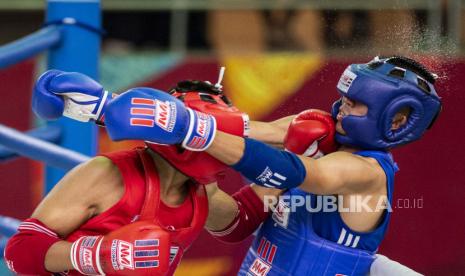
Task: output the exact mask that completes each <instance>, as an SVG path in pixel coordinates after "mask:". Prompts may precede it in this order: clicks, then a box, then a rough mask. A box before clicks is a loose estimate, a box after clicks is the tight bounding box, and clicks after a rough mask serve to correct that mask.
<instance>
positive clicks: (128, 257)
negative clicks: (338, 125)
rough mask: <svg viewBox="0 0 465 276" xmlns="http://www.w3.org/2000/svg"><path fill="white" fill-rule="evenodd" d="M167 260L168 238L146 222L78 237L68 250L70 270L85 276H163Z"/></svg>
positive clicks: (168, 236) (157, 227)
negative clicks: (99, 234)
mask: <svg viewBox="0 0 465 276" xmlns="http://www.w3.org/2000/svg"><path fill="white" fill-rule="evenodd" d="M169 256H170V234H169V233H168V232H166V231H165V230H164V229H162V228H160V227H159V226H157V225H155V224H153V223H151V222H146V221H139V222H135V223H131V224H128V225H126V226H123V227H121V228H120V229H118V230H115V231H113V232H110V233H108V234H107V235H106V236H84V237H81V238H79V239H78V240H77V241H75V242H74V243H73V245H72V247H71V261H72V264H73V267H74V268H75V269H76V270H77V271H79V272H80V273H81V274H85V275H114V276H116V275H128V276H132V275H133V276H136V275H137V276H138V275H165V274H166V273H167V271H168V269H169Z"/></svg>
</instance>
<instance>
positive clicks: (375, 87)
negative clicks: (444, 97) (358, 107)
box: [331, 57, 441, 150]
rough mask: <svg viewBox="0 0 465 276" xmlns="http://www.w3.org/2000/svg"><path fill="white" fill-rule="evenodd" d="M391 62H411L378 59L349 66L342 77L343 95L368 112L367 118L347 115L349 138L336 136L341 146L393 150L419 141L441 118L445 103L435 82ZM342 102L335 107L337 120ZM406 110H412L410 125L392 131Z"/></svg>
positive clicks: (339, 87)
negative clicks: (398, 115)
mask: <svg viewBox="0 0 465 276" xmlns="http://www.w3.org/2000/svg"><path fill="white" fill-rule="evenodd" d="M391 59H398V60H401V61H404V62H405V61H407V62H411V60H409V59H406V58H402V57H392V58H384V59H380V58H378V57H376V58H375V59H374V60H372V61H371V62H369V63H367V64H352V65H349V66H348V67H347V69H346V70H345V71H344V73H343V74H342V76H341V78H340V79H339V83H338V85H337V89H338V91H339V94H340V95H341V96H344V97H347V98H349V99H351V100H354V101H357V102H361V103H363V104H365V105H367V107H368V111H367V114H366V115H364V116H354V115H347V116H345V117H344V118H343V119H342V121H341V123H342V128H343V129H344V131H345V132H346V135H342V134H338V133H337V134H336V141H338V142H339V143H341V144H344V145H350V146H354V147H357V148H362V149H378V150H385V149H389V148H392V147H395V146H398V145H402V144H406V143H409V142H412V141H415V140H417V139H419V138H420V137H421V136H422V135H423V133H424V132H425V131H426V129H428V128H430V127H431V125H432V124H433V122H434V120H435V119H436V117H437V116H438V114H439V111H440V110H441V101H440V98H439V96H438V94H437V93H436V90H435V89H434V86H433V84H432V82H434V79H432V81H431V80H430V81H428V80H426V79H424V78H422V77H421V76H419V75H418V74H416V73H414V72H412V71H411V70H409V69H405V68H401V67H398V66H396V65H394V64H392V63H390V60H391ZM393 63H394V62H393ZM402 67H404V66H402ZM405 67H407V68H409V66H405ZM432 77H433V75H432ZM341 100H342V98H341V99H339V100H338V101H336V102H335V103H334V104H333V108H332V112H331V113H332V116H333V118H334V119H336V116H337V114H338V113H339V107H340V106H341ZM405 107H409V108H410V115H409V116H408V119H407V122H406V124H405V125H403V126H401V127H400V128H399V129H397V130H391V126H392V120H393V118H394V115H395V114H396V113H397V112H398V111H400V110H401V109H402V108H405Z"/></svg>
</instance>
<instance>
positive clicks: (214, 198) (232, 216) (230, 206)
mask: <svg viewBox="0 0 465 276" xmlns="http://www.w3.org/2000/svg"><path fill="white" fill-rule="evenodd" d="M280 193H281V191H280V190H277V189H267V188H263V187H260V186H257V185H253V184H252V185H250V186H245V187H243V188H242V189H240V190H239V191H238V192H236V193H234V194H233V195H232V196H230V195H228V194H227V193H225V192H223V191H222V190H220V189H219V188H218V186H217V185H216V184H210V185H208V186H207V194H208V197H209V209H210V210H209V215H208V218H207V222H206V225H205V228H206V229H207V230H208V231H209V232H210V233H211V234H212V235H213V236H214V237H216V238H217V239H219V240H221V241H224V242H240V241H242V240H244V239H246V238H247V237H249V236H250V235H251V234H252V233H253V232H255V230H256V229H257V228H258V226H259V225H260V224H261V223H262V222H263V221H264V220H265V219H266V218H267V217H268V215H269V212H268V211H267V210H266V209H265V206H264V201H263V199H264V198H265V196H268V197H276V196H278V195H279V194H280ZM273 201H274V202H275V201H276V200H273Z"/></svg>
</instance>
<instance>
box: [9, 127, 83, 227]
mask: <svg viewBox="0 0 465 276" xmlns="http://www.w3.org/2000/svg"><path fill="white" fill-rule="evenodd" d="M39 133H41V132H40V131H39ZM0 144H2V145H4V146H6V147H7V148H8V149H10V150H11V151H13V152H16V153H18V154H20V155H22V156H26V157H29V158H31V159H34V160H39V161H42V162H45V163H47V164H48V165H50V166H54V167H56V168H61V169H65V170H70V169H72V168H73V167H75V166H76V165H78V164H80V163H82V162H85V161H87V160H88V159H89V157H88V156H85V155H83V154H80V153H78V152H75V151H72V150H69V149H65V148H63V147H60V146H57V145H55V144H52V143H50V142H47V141H43V140H40V139H37V138H33V137H32V136H29V135H26V134H22V133H21V132H19V131H17V130H14V129H12V128H9V127H6V126H4V125H1V124H0ZM0 227H1V226H0Z"/></svg>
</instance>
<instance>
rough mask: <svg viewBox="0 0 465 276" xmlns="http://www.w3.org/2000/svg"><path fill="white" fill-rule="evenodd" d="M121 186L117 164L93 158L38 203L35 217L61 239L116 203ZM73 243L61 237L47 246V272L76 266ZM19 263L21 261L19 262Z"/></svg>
mask: <svg viewBox="0 0 465 276" xmlns="http://www.w3.org/2000/svg"><path fill="white" fill-rule="evenodd" d="M118 185H121V181H120V175H119V171H118V170H117V168H116V166H114V165H113V164H112V163H111V161H110V160H109V159H107V158H105V157H96V158H93V159H91V160H90V161H88V162H86V163H84V164H81V165H79V166H77V167H76V168H74V169H73V170H72V171H70V172H69V173H68V174H67V175H66V176H65V177H64V178H63V179H62V180H61V181H60V182H59V183H58V184H57V185H56V186H55V188H54V189H53V190H52V191H51V192H50V193H49V194H48V195H47V196H46V197H45V198H44V200H43V201H42V202H41V203H40V204H39V206H38V207H37V208H36V210H35V211H34V213H33V214H32V218H33V219H37V220H38V221H40V223H42V224H43V225H44V226H45V227H46V228H48V230H50V231H53V232H54V233H56V235H57V236H58V238H63V237H66V236H67V235H69V234H70V233H72V232H73V231H74V230H75V229H77V228H78V227H79V226H80V225H81V224H83V223H84V222H85V221H87V220H89V219H90V218H91V217H93V216H95V215H97V214H99V213H100V212H102V211H103V209H106V208H108V207H109V206H111V205H113V204H114V203H115V202H116V201H117V200H118V198H120V197H121V194H122V192H123V189H121V187H117V186H118ZM34 227H35V228H36V227H37V226H34ZM45 231H47V230H45ZM20 239H21V238H20ZM18 242H21V241H20V240H18ZM71 244H72V243H70V242H67V241H64V240H59V241H57V242H55V243H53V244H52V245H51V246H50V247H49V248H48V250H47V251H46V254H45V260H44V265H45V269H46V270H47V271H50V272H62V271H66V270H69V269H73V266H72V264H71V260H70V250H71ZM11 246H13V247H10V248H7V249H9V250H11V251H10V253H11V254H13V255H11V257H12V258H13V259H14V257H13V256H14V255H15V249H14V245H13V244H12V245H11ZM31 247H33V245H31ZM32 249H34V248H31V250H32ZM7 251H8V250H7ZM24 254H27V253H26V252H25V253H24ZM7 257H8V252H7ZM13 262H17V261H16V260H13ZM18 266H20V264H18V263H17V264H16V267H18Z"/></svg>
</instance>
